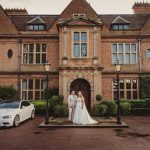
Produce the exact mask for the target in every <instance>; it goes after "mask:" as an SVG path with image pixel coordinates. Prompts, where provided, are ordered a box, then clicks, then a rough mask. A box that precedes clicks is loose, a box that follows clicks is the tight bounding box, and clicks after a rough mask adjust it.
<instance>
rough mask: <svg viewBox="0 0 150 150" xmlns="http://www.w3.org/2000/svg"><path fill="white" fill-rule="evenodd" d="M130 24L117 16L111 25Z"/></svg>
mask: <svg viewBox="0 0 150 150" xmlns="http://www.w3.org/2000/svg"><path fill="white" fill-rule="evenodd" d="M129 23H130V22H129V21H127V20H126V19H124V18H122V17H120V16H118V17H117V18H116V19H115V20H114V21H113V22H112V24H129Z"/></svg>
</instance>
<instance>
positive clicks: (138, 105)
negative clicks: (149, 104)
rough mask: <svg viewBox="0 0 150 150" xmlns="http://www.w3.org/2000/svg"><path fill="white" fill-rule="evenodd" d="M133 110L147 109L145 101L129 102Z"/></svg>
mask: <svg viewBox="0 0 150 150" xmlns="http://www.w3.org/2000/svg"><path fill="white" fill-rule="evenodd" d="M128 102H129V103H130V104H131V108H145V105H146V104H145V100H129V101H128Z"/></svg>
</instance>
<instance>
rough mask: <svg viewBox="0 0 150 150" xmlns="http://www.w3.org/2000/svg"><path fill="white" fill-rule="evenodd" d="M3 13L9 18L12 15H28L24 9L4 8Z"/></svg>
mask: <svg viewBox="0 0 150 150" xmlns="http://www.w3.org/2000/svg"><path fill="white" fill-rule="evenodd" d="M5 12H6V13H7V14H8V15H9V16H13V15H28V12H27V10H26V9H25V8H24V9H21V8H20V9H18V8H6V9H5Z"/></svg>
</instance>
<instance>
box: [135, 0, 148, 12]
mask: <svg viewBox="0 0 150 150" xmlns="http://www.w3.org/2000/svg"><path fill="white" fill-rule="evenodd" d="M132 9H133V12H134V14H150V3H148V2H144V1H143V2H135V3H134V5H133V7H132Z"/></svg>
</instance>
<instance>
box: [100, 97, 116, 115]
mask: <svg viewBox="0 0 150 150" xmlns="http://www.w3.org/2000/svg"><path fill="white" fill-rule="evenodd" d="M101 104H104V105H106V106H107V115H115V114H116V112H117V105H116V103H115V101H114V100H107V101H103V102H102V103H101Z"/></svg>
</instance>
